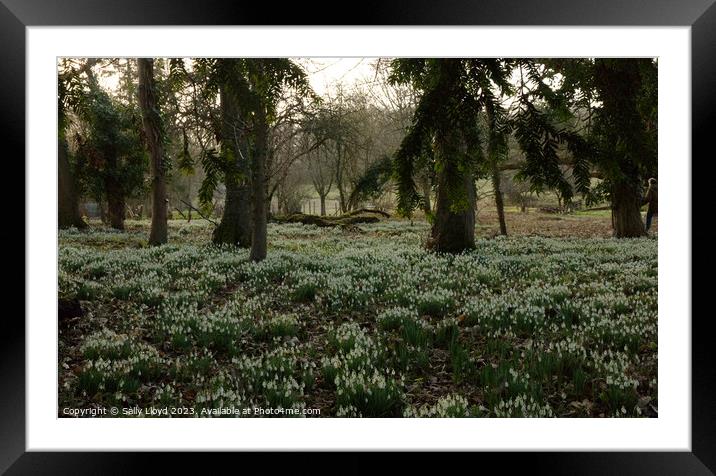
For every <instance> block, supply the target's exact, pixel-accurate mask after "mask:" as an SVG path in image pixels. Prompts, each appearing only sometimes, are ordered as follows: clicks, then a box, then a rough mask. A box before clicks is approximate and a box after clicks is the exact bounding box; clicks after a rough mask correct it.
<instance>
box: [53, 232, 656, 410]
mask: <svg viewBox="0 0 716 476" xmlns="http://www.w3.org/2000/svg"><path fill="white" fill-rule="evenodd" d="M128 225H129V226H128V230H127V231H125V232H114V231H109V230H107V229H103V228H100V227H95V228H94V230H93V231H90V232H77V231H75V230H69V231H62V232H60V234H59V283H58V284H59V293H60V296H61V297H69V298H73V297H76V298H78V299H79V300H80V302H81V304H82V308H83V310H84V315H83V316H80V317H75V318H72V319H69V320H63V321H60V322H59V324H58V329H59V355H58V371H59V385H60V389H59V392H60V393H59V399H60V401H59V407H60V408H63V407H72V408H93V407H110V406H114V407H118V408H122V409H128V410H127V411H123V412H121V413H120V414H119V415H118V416H147V415H148V414H149V412H148V411H143V412H138V413H133V412H131V411H129V409H133V408H140V409H145V410H147V409H156V414H157V415H163V416H198V417H202V416H261V415H263V416H321V417H654V416H656V415H657V412H658V400H657V381H656V376H657V240H655V239H653V238H644V239H638V240H613V239H603V238H593V239H588V238H587V239H585V238H572V239H570V238H545V237H537V236H529V237H526V236H522V237H509V238H492V239H484V238H479V239H478V241H477V247H476V249H475V250H474V251H471V252H468V253H464V254H461V255H457V256H451V255H436V254H433V253H429V252H427V251H425V250H424V249H423V248H422V246H421V244H422V242H423V241H424V240H425V238H426V236H427V234H428V225H427V224H426V223H424V222H415V223H411V222H408V221H399V220H395V221H394V220H389V221H384V222H381V223H377V224H370V225H361V226H360V230H352V231H346V230H342V229H340V228H335V229H325V228H316V227H313V226H304V225H300V224H296V225H293V224H292V225H276V224H270V225H269V253H268V258H267V259H266V260H265V261H263V262H261V263H258V264H256V263H251V262H248V261H247V256H248V251H247V250H243V249H235V248H231V247H216V246H212V245H210V244H208V243H209V241H210V234H211V226H210V225H207V224H206V223H203V222H194V223H190V224H187V223H180V222H174V221H172V222H170V244H168V245H165V246H161V247H153V248H150V247H147V245H146V240H147V234H148V229H147V227H148V223H147V222H128ZM257 409H263V410H261V411H257ZM60 416H66V415H60Z"/></svg>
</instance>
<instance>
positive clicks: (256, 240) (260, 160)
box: [250, 106, 268, 261]
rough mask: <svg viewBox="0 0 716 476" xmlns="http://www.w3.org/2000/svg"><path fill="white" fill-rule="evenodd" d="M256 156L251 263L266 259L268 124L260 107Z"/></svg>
mask: <svg viewBox="0 0 716 476" xmlns="http://www.w3.org/2000/svg"><path fill="white" fill-rule="evenodd" d="M255 127H256V130H255V134H256V136H255V140H256V142H255V144H254V155H253V157H252V160H251V185H252V188H253V202H254V203H253V205H254V209H253V227H252V233H251V254H250V259H251V261H261V260H263V259H264V258H266V248H267V233H266V224H267V216H266V156H267V153H268V122H267V118H266V109H265V108H264V106H260V107H259V108H258V111H257V112H256V125H255Z"/></svg>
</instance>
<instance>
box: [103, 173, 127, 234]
mask: <svg viewBox="0 0 716 476" xmlns="http://www.w3.org/2000/svg"><path fill="white" fill-rule="evenodd" d="M104 187H105V190H106V192H107V212H108V214H109V226H111V227H112V228H114V229H116V230H124V218H125V214H126V205H125V201H124V192H123V190H122V185H121V184H120V183H118V182H117V180H116V179H114V178H112V177H107V178H106V179H105V184H104Z"/></svg>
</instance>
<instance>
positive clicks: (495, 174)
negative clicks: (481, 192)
mask: <svg viewBox="0 0 716 476" xmlns="http://www.w3.org/2000/svg"><path fill="white" fill-rule="evenodd" d="M492 188H493V190H494V191H495V207H496V208H497V218H498V219H499V221H500V234H501V235H505V236H507V223H505V203H504V201H503V200H502V185H501V180H500V169H499V168H498V167H497V163H495V162H493V164H492Z"/></svg>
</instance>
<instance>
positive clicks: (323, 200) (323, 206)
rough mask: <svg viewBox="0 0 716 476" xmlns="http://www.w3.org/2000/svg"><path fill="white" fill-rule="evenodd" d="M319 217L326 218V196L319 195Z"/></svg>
mask: <svg viewBox="0 0 716 476" xmlns="http://www.w3.org/2000/svg"><path fill="white" fill-rule="evenodd" d="M321 216H322V217H324V216H326V196H325V195H321Z"/></svg>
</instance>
